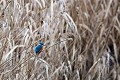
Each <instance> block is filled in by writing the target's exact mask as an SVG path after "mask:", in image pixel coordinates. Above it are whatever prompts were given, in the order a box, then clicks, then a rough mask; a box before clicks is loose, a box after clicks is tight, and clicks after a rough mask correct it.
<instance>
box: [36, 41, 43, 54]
mask: <svg viewBox="0 0 120 80" xmlns="http://www.w3.org/2000/svg"><path fill="white" fill-rule="evenodd" d="M43 46H44V43H43V42H40V43H39V44H38V45H37V46H36V47H35V49H34V52H35V53H36V54H39V53H40V52H41V51H42V50H43Z"/></svg>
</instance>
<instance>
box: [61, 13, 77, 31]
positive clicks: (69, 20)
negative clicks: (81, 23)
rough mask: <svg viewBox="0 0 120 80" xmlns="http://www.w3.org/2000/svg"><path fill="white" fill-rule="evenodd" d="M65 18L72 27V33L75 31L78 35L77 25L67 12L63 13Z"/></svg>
mask: <svg viewBox="0 0 120 80" xmlns="http://www.w3.org/2000/svg"><path fill="white" fill-rule="evenodd" d="M63 17H64V18H65V20H66V22H67V23H68V24H69V25H70V27H71V29H72V31H75V32H76V33H78V31H77V26H76V25H75V23H74V21H73V19H72V17H71V16H70V15H69V14H68V13H66V12H64V13H63Z"/></svg>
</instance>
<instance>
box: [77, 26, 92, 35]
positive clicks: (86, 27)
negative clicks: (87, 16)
mask: <svg viewBox="0 0 120 80" xmlns="http://www.w3.org/2000/svg"><path fill="white" fill-rule="evenodd" d="M79 25H80V26H81V27H83V28H85V29H87V30H88V31H90V32H91V33H92V34H93V31H92V30H91V29H90V28H89V27H88V26H87V25H85V24H79Z"/></svg>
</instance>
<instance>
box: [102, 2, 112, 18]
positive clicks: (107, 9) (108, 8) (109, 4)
mask: <svg viewBox="0 0 120 80" xmlns="http://www.w3.org/2000/svg"><path fill="white" fill-rule="evenodd" d="M112 2H113V0H109V3H108V6H107V8H106V11H105V12H106V13H105V17H104V19H106V18H107V17H108V13H109V11H110V6H111V4H112Z"/></svg>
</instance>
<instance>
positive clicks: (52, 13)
mask: <svg viewBox="0 0 120 80" xmlns="http://www.w3.org/2000/svg"><path fill="white" fill-rule="evenodd" d="M50 9H51V21H52V19H53V15H54V12H53V0H51V7H50Z"/></svg>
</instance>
